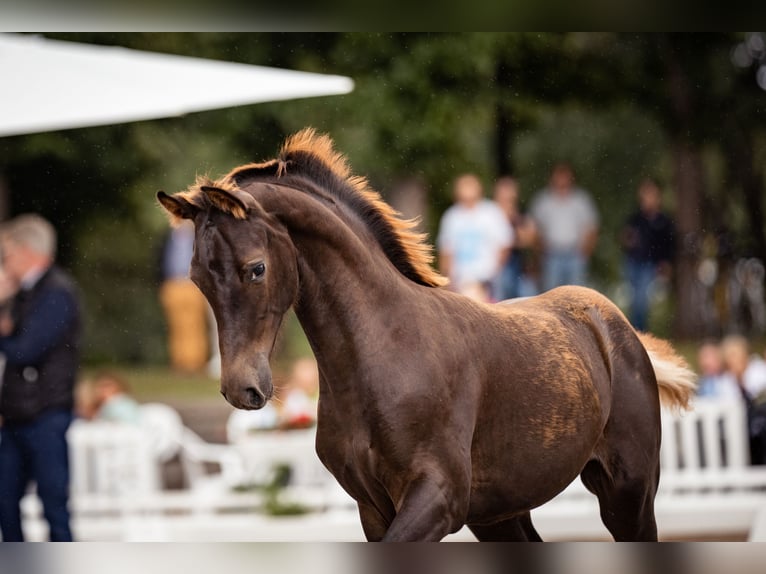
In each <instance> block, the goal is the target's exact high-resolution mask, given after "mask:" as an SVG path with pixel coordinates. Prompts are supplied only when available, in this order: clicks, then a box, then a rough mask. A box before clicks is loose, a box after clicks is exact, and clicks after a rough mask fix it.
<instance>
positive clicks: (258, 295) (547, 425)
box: [158, 130, 694, 540]
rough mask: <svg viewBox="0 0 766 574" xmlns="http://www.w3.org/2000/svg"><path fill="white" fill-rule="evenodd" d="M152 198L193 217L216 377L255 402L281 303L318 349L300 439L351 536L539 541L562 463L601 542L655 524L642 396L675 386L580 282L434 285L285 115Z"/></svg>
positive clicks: (380, 208) (652, 423) (680, 392)
mask: <svg viewBox="0 0 766 574" xmlns="http://www.w3.org/2000/svg"><path fill="white" fill-rule="evenodd" d="M158 199H159V201H160V203H161V204H162V205H163V206H164V207H165V208H166V209H167V210H168V211H169V212H170V213H171V214H172V216H173V217H174V218H176V219H177V218H186V219H192V220H193V221H194V224H195V227H196V242H195V252H194V259H193V261H192V268H191V274H192V279H193V280H194V281H195V282H196V284H197V285H198V286H199V288H200V289H201V290H202V292H203V293H204V294H205V296H206V297H207V299H208V301H210V304H211V305H212V307H213V310H214V312H215V316H216V319H217V322H218V330H219V338H220V347H221V358H222V376H221V393H222V394H223V396H224V397H225V398H226V400H228V401H229V402H230V403H231V404H232V405H234V406H235V407H238V408H244V409H258V408H261V407H263V406H264V405H265V404H266V401H268V400H269V398H270V397H271V396H272V393H273V387H272V382H271V370H270V368H269V356H270V354H271V352H272V349H273V347H274V340H275V337H276V335H277V331H278V329H279V326H280V324H281V322H282V319H283V316H284V314H285V312H286V311H288V309H290V307H294V308H295V312H296V314H297V317H298V319H299V320H300V322H301V325H302V326H303V329H304V330H305V332H306V335H307V337H308V340H309V342H310V343H311V346H312V349H313V351H314V353H315V355H316V358H317V361H318V363H319V371H320V379H321V380H320V400H319V423H318V429H317V444H316V447H317V452H318V454H319V457H320V459H321V460H322V462H323V463H324V464H325V465H326V466H327V468H328V469H329V470H330V471H331V472H332V473H333V474H334V475H335V477H336V478H337V479H338V481H339V482H340V484H341V485H342V486H343V487H344V488H345V489H346V490H347V491H348V492H349V494H351V496H353V497H354V498H355V499H356V501H357V502H358V504H359V513H360V516H361V520H362V525H363V528H364V532H365V534H366V536H367V538H368V539H369V540H439V539H441V538H443V537H444V536H445V535H447V534H449V533H451V532H455V531H457V530H458V529H459V528H461V527H462V526H463V525H464V524H467V525H468V526H469V527H470V528H471V530H472V531H473V532H474V533H475V534H476V536H477V537H478V538H479V539H480V540H539V536H538V534H537V532H536V531H535V529H534V527H533V525H532V522H531V520H530V514H529V511H530V510H531V509H532V508H535V507H536V506H539V505H541V504H543V503H544V502H546V501H547V500H549V499H551V498H552V497H553V496H555V495H556V494H557V493H559V492H560V491H561V490H562V489H564V488H565V487H566V486H567V485H568V484H569V483H570V482H571V481H572V480H573V479H574V478H576V477H577V475H578V474H580V475H581V476H582V480H583V482H584V483H585V485H586V486H587V487H588V488H589V489H590V490H591V491H592V492H594V493H595V494H596V495H597V496H598V498H599V502H600V507H601V516H602V519H603V521H604V523H605V525H606V526H607V528H608V529H609V531H610V532H611V533H612V535H613V536H614V538H615V539H617V540H656V538H657V528H656V525H655V519H654V495H655V491H656V488H657V483H658V480H659V460H658V455H659V448H660V418H659V415H660V401H659V398H662V399H663V401H665V402H667V403H668V404H669V405H673V406H678V407H683V406H685V405H686V403H687V401H688V399H689V397H690V395H691V393H692V392H693V388H694V383H693V375H692V373H691V372H690V371H689V370H688V368H687V367H686V366H685V364H684V363H683V361H682V360H681V359H680V358H678V356H677V355H676V354H675V353H674V352H673V350H672V349H671V348H670V346H669V345H667V344H665V343H664V342H662V341H658V340H656V339H653V338H650V337H648V336H646V335H640V334H637V333H636V332H635V331H634V330H633V328H632V327H631V326H630V324H629V323H628V322H627V321H626V319H625V317H624V316H623V314H622V313H621V312H620V311H619V310H618V309H617V307H615V306H614V305H613V304H612V303H610V302H609V301H608V300H607V299H606V298H604V297H602V296H601V295H599V294H598V293H596V292H594V291H591V290H589V289H585V288H579V287H562V288H559V289H556V290H553V291H550V292H548V293H545V294H543V295H540V296H539V297H535V298H532V299H528V300H524V301H520V302H514V303H506V304H499V305H494V306H491V305H485V304H481V303H477V302H474V301H472V300H469V299H468V298H466V297H463V296H461V295H458V294H455V293H453V292H451V291H449V290H446V289H441V288H439V287H440V286H442V285H443V284H444V283H445V280H444V279H443V278H442V277H440V276H439V275H438V274H436V273H435V272H434V271H433V270H432V268H431V267H430V261H431V252H430V247H429V246H427V245H426V244H425V243H424V238H423V237H422V236H419V235H417V234H415V233H413V232H412V223H411V222H404V221H401V220H400V219H398V218H397V217H396V214H395V213H394V212H393V210H392V209H391V208H390V207H389V206H388V205H387V204H385V203H384V202H383V201H381V199H380V197H379V196H378V194H376V193H375V192H373V191H372V190H370V189H369V188H368V187H367V184H366V182H365V180H364V179H361V178H357V177H352V176H350V174H349V170H348V167H347V165H346V161H345V159H344V158H343V157H342V156H340V155H338V154H337V153H336V152H335V151H334V150H333V147H332V142H331V141H330V140H329V138H327V137H326V136H317V135H316V134H315V133H314V132H313V131H312V130H304V131H302V132H301V133H299V134H297V135H295V136H293V137H292V138H290V139H289V140H288V141H287V142H286V143H285V145H284V147H283V149H282V151H281V153H280V155H279V157H278V158H277V159H275V160H272V161H268V162H265V163H261V164H251V165H245V166H242V167H239V168H237V169H234V170H233V171H232V172H231V173H229V174H228V175H227V176H225V177H223V178H222V179H220V180H219V181H216V182H213V181H208V180H199V181H197V183H196V184H194V185H193V186H191V187H190V188H189V190H187V191H185V192H182V193H178V194H175V195H173V196H169V195H167V194H165V193H163V192H160V193H159V194H158Z"/></svg>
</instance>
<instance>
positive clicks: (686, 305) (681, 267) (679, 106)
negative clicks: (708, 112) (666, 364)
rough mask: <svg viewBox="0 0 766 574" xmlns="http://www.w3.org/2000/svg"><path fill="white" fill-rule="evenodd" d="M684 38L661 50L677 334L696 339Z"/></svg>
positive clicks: (694, 207)
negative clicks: (673, 199)
mask: <svg viewBox="0 0 766 574" xmlns="http://www.w3.org/2000/svg"><path fill="white" fill-rule="evenodd" d="M687 41H688V39H687V38H686V37H683V36H681V37H679V36H668V35H663V36H660V38H659V46H660V54H661V57H662V60H663V61H664V63H665V66H666V72H667V78H666V81H667V87H668V96H669V102H668V103H669V106H668V113H669V115H668V118H667V120H668V123H669V127H670V131H671V134H672V136H671V137H672V146H673V177H674V180H675V181H674V183H675V190H676V196H677V199H678V202H677V215H676V222H677V226H678V227H677V231H678V237H677V244H676V275H675V278H676V281H675V300H676V317H675V327H674V330H675V334H676V336H680V337H687V338H691V337H695V336H699V335H700V334H703V333H704V330H703V329H704V328H705V325H704V324H702V323H703V321H702V318H703V316H704V313H702V312H701V310H700V308H699V306H700V305H701V304H702V301H701V300H700V298H699V297H695V296H694V293H695V291H696V290H697V287H698V285H697V277H696V274H697V266H698V263H699V254H700V248H701V241H702V218H701V207H702V196H703V194H702V189H703V170H702V160H701V158H700V151H699V146H698V145H697V142H696V141H695V138H694V133H695V129H694V128H695V123H694V122H695V117H696V114H695V105H696V103H697V101H698V99H697V98H696V97H695V96H696V94H695V92H694V83H693V81H692V80H691V78H690V77H689V72H688V69H689V62H690V59H691V58H694V57H695V56H696V55H695V52H694V50H691V49H689V46H688V45H687Z"/></svg>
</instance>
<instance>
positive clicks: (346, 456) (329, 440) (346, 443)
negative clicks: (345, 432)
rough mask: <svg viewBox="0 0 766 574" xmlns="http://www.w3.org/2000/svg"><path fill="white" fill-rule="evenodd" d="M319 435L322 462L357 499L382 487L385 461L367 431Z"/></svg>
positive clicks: (366, 496)
mask: <svg viewBox="0 0 766 574" xmlns="http://www.w3.org/2000/svg"><path fill="white" fill-rule="evenodd" d="M336 438H337V436H335V437H334V436H332V435H329V436H328V435H324V436H323V435H322V433H318V436H317V453H318V455H319V458H320V460H321V461H322V463H323V464H324V465H325V466H326V467H327V469H328V470H329V471H330V472H331V473H332V474H333V476H334V477H335V478H336V480H337V481H338V482H339V483H340V484H341V486H343V488H344V489H345V490H346V491H347V492H348V493H349V494H350V495H351V496H353V497H354V498H355V499H356V500H365V499H369V498H370V497H371V495H373V492H374V491H376V490H377V489H379V488H380V484H381V482H380V481H381V478H382V475H383V461H382V459H381V457H380V456H379V454H378V453H377V452H376V450H375V448H374V446H373V445H372V444H371V442H370V440H369V438H367V435H366V433H362V432H360V433H352V436H346V437H343V438H339V439H337V440H335V439H336Z"/></svg>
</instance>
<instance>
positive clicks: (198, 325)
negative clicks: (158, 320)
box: [160, 220, 209, 373]
mask: <svg viewBox="0 0 766 574" xmlns="http://www.w3.org/2000/svg"><path fill="white" fill-rule="evenodd" d="M193 253H194V224H193V223H192V222H191V221H188V220H184V221H183V222H181V223H180V224H179V225H178V226H177V227H174V228H172V229H171V230H170V232H169V233H168V235H167V236H166V237H165V241H164V242H163V245H162V250H161V263H160V282H161V284H160V302H161V304H162V308H163V310H164V312H165V319H166V321H167V326H168V351H169V354H170V364H171V366H172V367H173V368H174V369H175V370H177V371H180V372H183V373H196V372H199V371H202V370H203V369H204V368H205V367H206V366H207V360H208V353H209V343H208V305H207V300H206V299H205V296H204V295H203V294H202V292H201V291H200V290H199V289H198V288H197V286H196V285H195V284H194V283H193V282H192V280H191V279H190V278H189V267H190V265H191V259H192V255H193Z"/></svg>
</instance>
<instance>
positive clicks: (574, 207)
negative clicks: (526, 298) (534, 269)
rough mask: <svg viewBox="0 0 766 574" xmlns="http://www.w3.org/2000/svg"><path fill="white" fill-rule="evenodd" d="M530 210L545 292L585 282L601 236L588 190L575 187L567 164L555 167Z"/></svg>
mask: <svg viewBox="0 0 766 574" xmlns="http://www.w3.org/2000/svg"><path fill="white" fill-rule="evenodd" d="M530 213H531V215H532V218H533V219H534V221H535V223H536V224H537V228H538V231H539V234H538V244H539V247H540V250H541V256H542V289H543V291H547V290H549V289H553V288H554V287H558V286H559V285H585V283H586V279H587V265H588V261H589V259H590V256H591V254H592V253H593V249H594V248H595V247H596V240H597V238H598V223H599V222H598V212H597V211H596V207H595V205H594V204H593V200H592V199H591V197H590V195H589V194H588V192H586V191H585V190H583V189H581V188H579V187H575V176H574V170H573V169H572V167H571V166H570V165H569V164H568V163H562V162H559V163H557V164H555V165H554V166H553V170H552V172H551V178H550V182H549V185H548V187H546V188H544V189H542V190H540V191H539V192H538V193H537V195H536V196H535V198H534V200H533V202H532V208H531V210H530Z"/></svg>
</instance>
